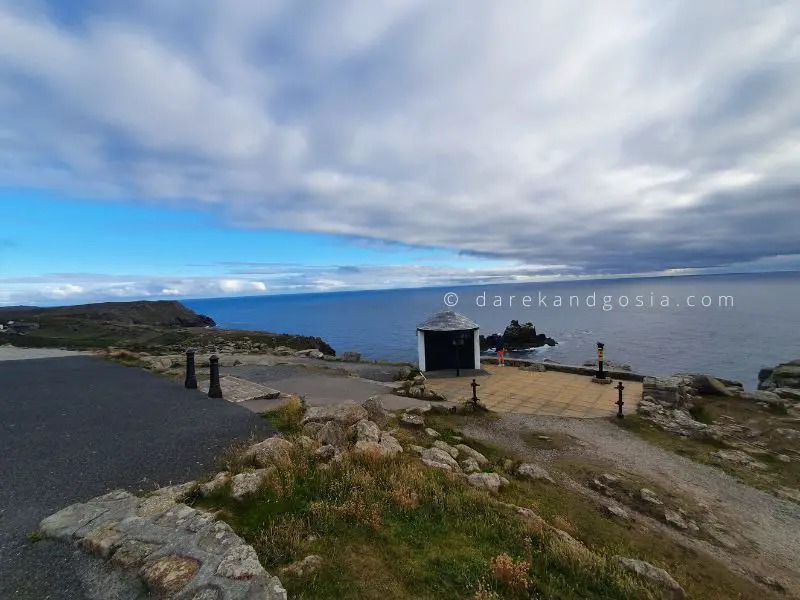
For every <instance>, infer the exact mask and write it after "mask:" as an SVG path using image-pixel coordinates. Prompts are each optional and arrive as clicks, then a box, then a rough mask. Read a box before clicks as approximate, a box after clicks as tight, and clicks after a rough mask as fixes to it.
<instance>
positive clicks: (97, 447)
mask: <svg viewBox="0 0 800 600" xmlns="http://www.w3.org/2000/svg"><path fill="white" fill-rule="evenodd" d="M272 433H274V431H273V430H272V428H271V426H270V425H269V424H268V423H267V422H266V421H265V420H264V419H261V418H259V417H258V416H256V415H254V414H252V413H251V412H249V411H247V410H244V409H243V408H241V407H239V406H236V405H235V404H232V403H230V402H226V401H224V400H211V399H208V398H205V397H203V396H202V395H200V394H198V393H197V392H189V391H187V390H184V389H183V387H182V385H181V384H180V383H176V382H173V381H170V380H168V379H165V378H163V377H159V376H157V375H154V374H152V373H149V372H147V371H145V370H142V369H136V368H130V367H123V366H120V365H117V364H114V363H111V362H106V361H103V360H101V359H99V358H95V357H89V356H77V357H74V356H72V357H64V358H49V359H33V358H31V359H30V360H15V361H3V362H0V482H2V483H0V598H2V600H12V599H17V598H24V599H30V600H34V599H35V600H45V599H53V600H62V599H63V600H67V599H70V600H76V599H77V600H82V599H84V598H85V596H84V594H83V593H82V591H81V588H80V584H79V580H78V577H77V576H76V574H75V570H74V564H73V562H72V560H71V556H72V554H73V553H72V551H71V550H70V549H69V548H68V547H67V546H65V545H61V544H57V543H55V542H50V541H39V542H36V543H29V542H28V541H27V540H26V537H25V535H26V533H28V532H31V531H34V530H36V528H37V526H38V523H39V521H40V520H41V519H42V518H43V517H45V516H48V515H50V514H52V513H54V512H56V511H57V510H60V509H62V508H64V507H65V506H67V505H69V504H72V503H74V502H78V501H85V500H87V499H89V498H92V497H95V496H98V495H100V494H102V493H104V492H106V491H108V490H110V489H113V488H117V487H125V488H127V489H132V490H135V489H153V488H154V487H157V486H161V485H166V484H169V483H172V482H174V483H178V482H184V481H188V480H190V479H194V478H196V477H198V476H200V475H202V474H203V473H205V472H208V471H209V470H212V469H214V468H215V466H216V462H217V460H218V457H219V454H220V453H221V452H222V451H223V450H224V449H225V448H227V447H229V446H230V445H231V443H232V442H233V441H235V440H244V439H247V438H248V437H249V436H250V435H251V434H252V435H256V436H258V437H259V438H261V439H263V438H264V437H267V436H268V435H270V434H272Z"/></svg>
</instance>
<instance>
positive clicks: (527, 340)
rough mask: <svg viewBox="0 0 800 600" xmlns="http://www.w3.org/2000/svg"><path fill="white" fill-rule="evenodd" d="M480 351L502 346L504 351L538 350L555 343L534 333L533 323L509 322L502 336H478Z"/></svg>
mask: <svg viewBox="0 0 800 600" xmlns="http://www.w3.org/2000/svg"><path fill="white" fill-rule="evenodd" d="M479 341H480V347H481V350H488V349H489V348H498V347H499V346H501V345H502V346H503V347H505V348H506V350H511V351H513V350H527V349H529V348H539V347H541V346H555V345H556V344H557V342H556V341H555V340H554V339H553V338H551V337H548V336H546V335H545V334H543V333H536V327H534V325H533V323H523V324H520V322H519V321H516V320H514V321H511V323H509V325H508V326H507V327H506V328H505V331H504V332H503V335H498V334H496V333H494V334H492V335H489V336H480V337H479Z"/></svg>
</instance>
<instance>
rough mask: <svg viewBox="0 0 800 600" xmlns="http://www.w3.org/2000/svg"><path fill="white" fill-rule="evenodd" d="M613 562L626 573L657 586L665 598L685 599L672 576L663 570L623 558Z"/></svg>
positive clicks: (640, 561) (681, 589) (684, 593)
mask: <svg viewBox="0 0 800 600" xmlns="http://www.w3.org/2000/svg"><path fill="white" fill-rule="evenodd" d="M614 562H615V563H616V564H617V565H619V566H620V567H621V568H623V569H625V570H626V571H631V572H633V573H636V574H637V575H638V576H639V577H642V578H643V579H646V580H648V581H650V582H651V583H654V584H655V585H657V586H658V587H659V588H661V589H662V590H663V591H664V593H665V596H664V597H665V598H671V599H674V600H683V599H684V598H686V592H685V591H684V589H683V588H682V587H681V586H680V584H679V583H678V582H677V581H675V580H674V579H673V578H672V575H670V574H669V573H667V572H666V571H665V570H664V569H660V568H659V567H656V566H654V565H651V564H650V563H649V562H645V561H643V560H637V559H635V558H625V557H623V556H615V557H614Z"/></svg>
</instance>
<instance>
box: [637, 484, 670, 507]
mask: <svg viewBox="0 0 800 600" xmlns="http://www.w3.org/2000/svg"><path fill="white" fill-rule="evenodd" d="M639 497H640V498H641V499H642V500H644V501H645V502H647V503H649V504H655V505H657V506H658V505H663V504H664V503H663V502H662V501H661V500H660V499H659V498H658V496H657V495H656V493H655V492H654V491H653V490H649V489H647V488H642V489H641V490H639Z"/></svg>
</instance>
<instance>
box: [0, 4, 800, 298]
mask: <svg viewBox="0 0 800 600" xmlns="http://www.w3.org/2000/svg"><path fill="white" fill-rule="evenodd" d="M798 65H800V11H799V10H797V2H796V0H791V1H786V2H781V1H775V2H769V1H758V0H753V1H750V2H730V1H729V0H707V1H703V2H698V1H697V0H692V1H686V2H682V1H671V0H652V1H644V0H642V1H636V0H615V1H614V2H599V1H598V2H591V1H587V0H577V1H570V0H560V1H558V2H552V1H548V0H542V1H537V0H525V1H523V2H513V3H511V2H488V1H477V0H458V1H455V0H451V1H444V0H441V1H439V0H427V1H422V0H317V1H315V2H306V1H303V0H291V1H290V0H286V1H283V0H236V1H230V0H228V1H222V0H171V1H169V2H166V1H164V0H138V1H126V2H122V1H121V0H82V1H77V0H52V1H50V2H46V1H44V0H0V204H1V205H2V208H3V219H2V222H0V223H1V224H0V303H24V302H31V303H46V302H50V303H52V302H77V301H82V300H94V299H101V298H139V297H153V298H155V297H202V296H224V295H236V294H257V293H265V292H266V293H271V292H272V293H285V292H298V291H303V292H307V291H316V290H326V291H327V290H341V289H353V288H386V287H411V286H422V285H450V284H452V283H481V282H488V281H506V280H508V281H524V280H528V279H532V280H536V279H541V278H559V277H596V276H620V275H626V274H638V273H648V274H650V273H662V272H666V273H683V272H691V273H694V272H718V271H770V270H787V269H789V270H791V269H800V233H799V232H800V66H798Z"/></svg>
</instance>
